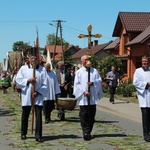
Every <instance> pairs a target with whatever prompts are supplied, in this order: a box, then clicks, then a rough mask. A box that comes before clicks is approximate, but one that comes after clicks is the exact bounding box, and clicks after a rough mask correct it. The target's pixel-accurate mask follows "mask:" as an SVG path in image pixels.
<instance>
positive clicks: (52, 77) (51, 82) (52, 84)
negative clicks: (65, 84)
mask: <svg viewBox="0 0 150 150" xmlns="http://www.w3.org/2000/svg"><path fill="white" fill-rule="evenodd" d="M58 93H61V91H60V87H59V84H58V80H57V77H56V74H55V73H54V72H53V71H49V72H47V95H46V97H44V98H43V100H44V101H46V100H55V99H56V97H55V95H56V94H58Z"/></svg>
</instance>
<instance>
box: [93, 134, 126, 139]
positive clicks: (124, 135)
mask: <svg viewBox="0 0 150 150" xmlns="http://www.w3.org/2000/svg"><path fill="white" fill-rule="evenodd" d="M100 137H127V135H126V134H99V135H93V138H100Z"/></svg>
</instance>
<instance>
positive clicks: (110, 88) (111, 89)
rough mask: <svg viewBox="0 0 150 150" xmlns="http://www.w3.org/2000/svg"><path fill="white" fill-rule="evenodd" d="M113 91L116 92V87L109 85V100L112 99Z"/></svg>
mask: <svg viewBox="0 0 150 150" xmlns="http://www.w3.org/2000/svg"><path fill="white" fill-rule="evenodd" d="M115 92H116V87H113V86H109V94H110V101H114V95H115Z"/></svg>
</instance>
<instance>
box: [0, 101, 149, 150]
mask: <svg viewBox="0 0 150 150" xmlns="http://www.w3.org/2000/svg"><path fill="white" fill-rule="evenodd" d="M7 110H8V108H6V107H4V106H3V103H1V102H0V117H1V125H0V133H1V134H0V139H1V141H0V144H1V145H0V146H1V147H0V149H2V150H30V149H32V150H51V149H52V150H78V149H79V150H80V149H81V150H82V149H84V150H86V149H87V150H91V149H100V150H114V149H121V148H122V147H123V146H124V147H125V148H124V149H126V147H128V148H134V149H135V148H136V147H138V148H139V147H140V148H141V150H142V149H144V150H146V149H150V147H149V146H148V145H146V147H145V144H147V143H145V142H144V141H143V139H142V137H141V135H142V125H141V112H140V109H139V107H138V104H133V103H127V102H123V101H119V100H117V101H116V103H115V104H110V103H109V102H108V99H107V98H103V99H101V100H100V101H99V104H98V107H97V114H96V122H95V124H94V128H93V132H92V134H93V139H92V140H91V141H90V142H86V141H84V140H83V138H82V131H81V127H80V121H79V117H78V108H76V109H75V110H74V111H67V112H66V121H63V122H61V121H59V120H58V119H57V118H56V114H57V111H54V112H53V116H52V119H53V122H52V123H50V124H44V123H43V137H44V139H45V142H44V143H42V144H39V143H37V142H35V140H34V138H33V136H34V135H30V133H29V134H28V139H27V140H26V141H22V140H20V131H19V130H18V132H15V133H14V134H13V135H12V131H11V130H12V124H14V122H13V121H12V118H13V117H14V116H15V115H11V116H10V114H9V111H7ZM10 133H11V134H10ZM117 142H118V143H117ZM137 143H138V144H137ZM131 145H132V146H131ZM19 147H20V148H19Z"/></svg>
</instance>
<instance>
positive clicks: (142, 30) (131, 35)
mask: <svg viewBox="0 0 150 150" xmlns="http://www.w3.org/2000/svg"><path fill="white" fill-rule="evenodd" d="M113 37H118V38H117V39H116V40H115V41H113V42H112V43H110V44H109V45H108V46H106V47H105V48H104V51H106V52H108V53H110V54H115V55H116V56H117V57H118V58H120V59H121V60H122V62H123V64H124V68H123V69H124V71H125V73H126V78H127V79H129V78H133V75H134V72H135V69H136V68H138V67H140V66H141V58H142V56H143V55H149V48H148V44H149V43H150V12H119V14H118V18H117V20H116V24H115V27H114V31H113Z"/></svg>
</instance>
